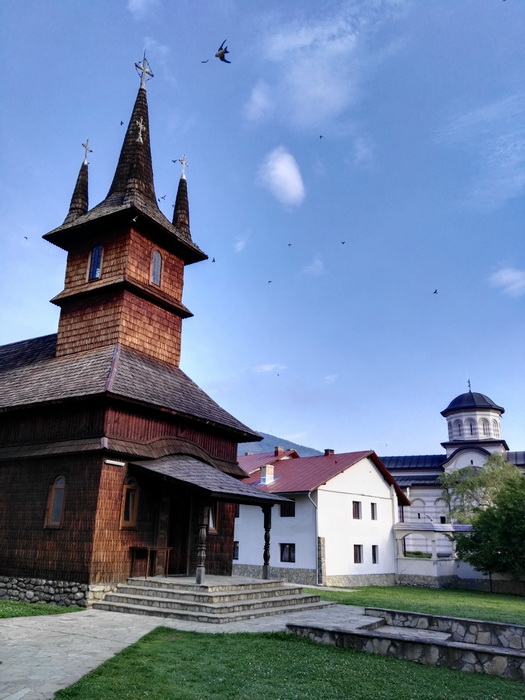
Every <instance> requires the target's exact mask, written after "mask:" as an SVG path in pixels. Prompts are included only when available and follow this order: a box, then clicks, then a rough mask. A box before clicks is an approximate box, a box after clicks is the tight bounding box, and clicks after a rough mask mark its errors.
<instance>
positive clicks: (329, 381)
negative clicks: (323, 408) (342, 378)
mask: <svg viewBox="0 0 525 700" xmlns="http://www.w3.org/2000/svg"><path fill="white" fill-rule="evenodd" d="M337 379H338V375H337V374H327V375H326V377H325V378H324V381H325V384H334V383H335V382H336V381H337Z"/></svg>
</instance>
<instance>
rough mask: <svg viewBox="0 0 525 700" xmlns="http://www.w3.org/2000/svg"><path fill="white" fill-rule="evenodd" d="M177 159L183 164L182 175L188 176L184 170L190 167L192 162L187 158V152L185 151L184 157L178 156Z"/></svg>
mask: <svg viewBox="0 0 525 700" xmlns="http://www.w3.org/2000/svg"><path fill="white" fill-rule="evenodd" d="M177 160H178V161H179V163H180V164H181V165H182V176H183V177H186V175H185V174H184V170H185V169H186V168H189V167H190V164H189V163H188V162H187V160H186V154H185V153H183V155H182V158H177Z"/></svg>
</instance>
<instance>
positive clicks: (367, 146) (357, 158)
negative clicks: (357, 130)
mask: <svg viewBox="0 0 525 700" xmlns="http://www.w3.org/2000/svg"><path fill="white" fill-rule="evenodd" d="M353 146H354V152H353V156H352V164H353V165H354V166H356V167H358V168H359V167H360V168H367V167H370V165H371V164H372V163H373V161H374V144H373V142H372V139H371V138H370V137H369V136H358V137H357V138H356V139H355V140H354V144H353Z"/></svg>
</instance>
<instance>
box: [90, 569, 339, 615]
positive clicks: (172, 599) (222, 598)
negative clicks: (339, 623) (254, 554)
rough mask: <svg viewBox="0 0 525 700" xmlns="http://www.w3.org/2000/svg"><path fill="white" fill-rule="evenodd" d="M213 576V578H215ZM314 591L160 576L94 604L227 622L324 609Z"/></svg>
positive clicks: (132, 583) (266, 583) (121, 586)
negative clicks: (205, 582) (197, 582)
mask: <svg viewBox="0 0 525 700" xmlns="http://www.w3.org/2000/svg"><path fill="white" fill-rule="evenodd" d="M215 578H218V577H215ZM328 605H330V603H325V602H321V600H320V598H319V596H318V595H311V594H305V593H303V592H302V588H301V587H300V586H296V585H292V584H286V583H284V582H283V581H258V580H248V581H243V582H239V581H236V582H228V578H227V577H224V582H221V583H217V582H216V581H215V582H211V583H210V584H209V585H207V584H203V585H198V584H196V583H194V582H191V581H190V580H188V579H185V580H181V579H179V580H177V579H176V578H175V579H168V578H165V577H162V578H161V577H159V578H149V579H137V578H135V579H128V581H127V583H125V584H119V586H118V587H117V591H116V592H115V593H108V594H107V595H106V596H105V598H104V600H101V601H97V602H96V603H94V604H93V607H94V608H96V609H97V610H109V611H111V612H124V613H135V614H140V615H152V616H157V617H164V618H171V619H178V620H189V621H193V622H211V623H217V624H220V623H226V622H236V621H239V620H248V619H252V618H255V617H263V616H267V615H282V614H285V613H291V612H301V611H304V610H312V609H315V608H323V607H326V606H328Z"/></svg>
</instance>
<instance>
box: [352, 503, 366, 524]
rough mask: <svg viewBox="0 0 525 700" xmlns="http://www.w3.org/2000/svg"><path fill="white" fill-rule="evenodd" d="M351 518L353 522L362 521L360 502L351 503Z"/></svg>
mask: <svg viewBox="0 0 525 700" xmlns="http://www.w3.org/2000/svg"><path fill="white" fill-rule="evenodd" d="M352 518H353V520H362V518H363V510H362V507H361V501H352Z"/></svg>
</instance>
